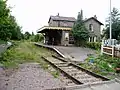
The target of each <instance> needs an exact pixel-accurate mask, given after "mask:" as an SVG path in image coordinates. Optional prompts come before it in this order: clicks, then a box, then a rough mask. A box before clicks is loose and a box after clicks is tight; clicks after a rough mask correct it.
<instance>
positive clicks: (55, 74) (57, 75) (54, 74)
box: [51, 71, 59, 78]
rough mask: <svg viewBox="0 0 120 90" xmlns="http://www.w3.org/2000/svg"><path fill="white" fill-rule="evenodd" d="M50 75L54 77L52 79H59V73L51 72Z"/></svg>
mask: <svg viewBox="0 0 120 90" xmlns="http://www.w3.org/2000/svg"><path fill="white" fill-rule="evenodd" d="M51 74H52V75H53V76H54V78H58V77H59V72H56V71H52V72H51Z"/></svg>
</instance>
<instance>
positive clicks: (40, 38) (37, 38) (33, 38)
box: [30, 34, 44, 42]
mask: <svg viewBox="0 0 120 90" xmlns="http://www.w3.org/2000/svg"><path fill="white" fill-rule="evenodd" d="M43 39H44V37H43V35H41V34H36V35H33V36H31V38H30V40H31V41H33V42H41V41H43Z"/></svg>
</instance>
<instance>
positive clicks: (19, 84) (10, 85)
mask: <svg viewBox="0 0 120 90" xmlns="http://www.w3.org/2000/svg"><path fill="white" fill-rule="evenodd" d="M8 74H9V75H10V73H8ZM11 74H12V73H11ZM9 75H7V74H5V73H4V74H1V75H0V90H44V89H48V88H53V87H61V86H64V84H63V82H61V81H60V80H59V79H57V78H54V77H53V76H52V75H51V74H50V73H48V72H46V71H45V70H43V69H42V68H41V67H40V65H39V64H37V63H26V64H22V65H20V68H19V69H18V70H17V71H16V72H15V73H13V74H12V75H10V76H9ZM8 76H9V77H8Z"/></svg>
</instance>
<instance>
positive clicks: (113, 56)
mask: <svg viewBox="0 0 120 90" xmlns="http://www.w3.org/2000/svg"><path fill="white" fill-rule="evenodd" d="M112 57H114V46H112Z"/></svg>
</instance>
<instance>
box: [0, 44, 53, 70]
mask: <svg viewBox="0 0 120 90" xmlns="http://www.w3.org/2000/svg"><path fill="white" fill-rule="evenodd" d="M15 43H16V45H14V46H13V47H12V48H10V49H8V50H7V51H6V52H5V53H3V54H2V58H1V60H0V62H1V63H2V64H3V65H4V66H5V67H7V68H10V67H16V66H18V65H19V64H22V63H25V62H38V63H40V64H41V65H43V63H44V62H43V60H42V59H41V56H51V55H52V54H54V52H52V51H49V50H47V49H45V48H40V47H36V46H35V45H34V44H33V43H31V42H15ZM44 66H45V64H44Z"/></svg>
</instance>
